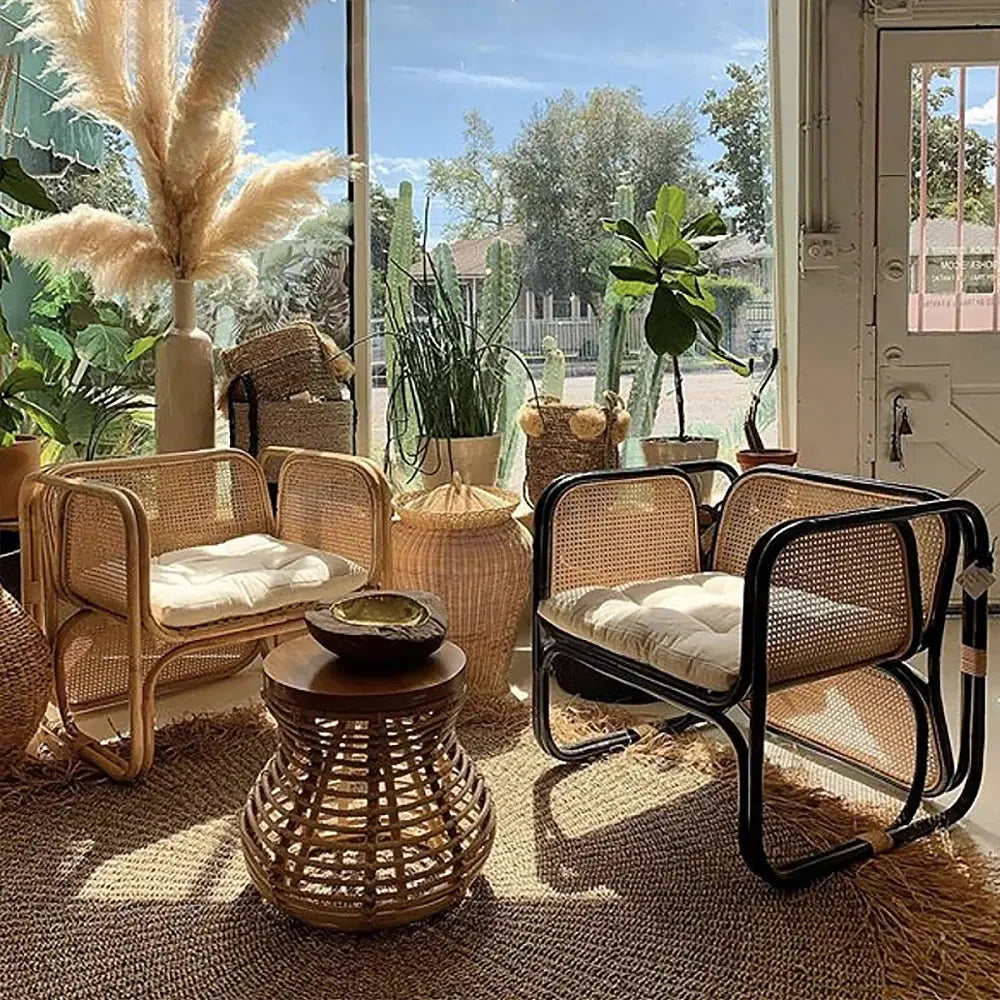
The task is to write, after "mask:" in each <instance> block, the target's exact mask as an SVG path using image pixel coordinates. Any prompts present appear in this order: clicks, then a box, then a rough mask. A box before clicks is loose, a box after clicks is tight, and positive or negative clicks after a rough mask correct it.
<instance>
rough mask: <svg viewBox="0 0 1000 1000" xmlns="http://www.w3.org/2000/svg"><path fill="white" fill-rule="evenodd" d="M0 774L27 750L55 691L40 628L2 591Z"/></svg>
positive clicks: (48, 653)
mask: <svg viewBox="0 0 1000 1000" xmlns="http://www.w3.org/2000/svg"><path fill="white" fill-rule="evenodd" d="M0 636H2V637H3V642H2V644H0V773H3V772H4V771H5V770H6V769H7V766H8V765H9V764H10V763H13V762H14V761H15V760H16V759H17V758H18V757H19V756H20V755H21V754H22V753H23V752H24V750H25V749H26V748H27V746H28V744H29V743H30V742H31V738H32V737H33V736H34V735H35V733H36V731H37V730H38V726H39V724H40V723H41V721H42V716H43V715H44V714H45V708H46V706H47V705H48V703H49V697H50V695H51V692H52V678H53V674H52V654H51V652H50V650H49V644H48V643H47V642H46V641H45V637H44V636H43V635H42V633H41V631H40V630H39V628H38V626H37V625H36V624H35V623H34V621H33V620H32V618H31V617H30V616H29V615H28V613H27V612H26V611H25V610H24V608H22V607H21V605H20V604H18V603H17V601H15V600H14V598H13V597H11V596H10V594H8V593H7V592H6V591H5V590H0Z"/></svg>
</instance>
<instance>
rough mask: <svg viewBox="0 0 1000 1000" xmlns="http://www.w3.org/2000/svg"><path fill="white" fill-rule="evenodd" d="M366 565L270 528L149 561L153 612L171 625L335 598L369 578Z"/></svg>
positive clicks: (178, 551) (167, 553) (361, 584)
mask: <svg viewBox="0 0 1000 1000" xmlns="http://www.w3.org/2000/svg"><path fill="white" fill-rule="evenodd" d="M366 578H367V574H366V572H365V570H364V569H363V568H362V567H361V566H359V565H357V563H353V562H351V561H350V560H349V559H344V558H343V557H342V556H338V555H334V554H332V553H330V552H320V551H319V550H318V549H311V548H309V547H308V546H306V545H297V544H295V543H294V542H285V541H282V540H281V539H280V538H274V537H273V536H271V535H242V536H240V537H239V538H230V539H228V540H227V541H225V542H219V543H218V544H217V545H199V546H197V547H195V548H191V549H178V550H176V551H174V552H164V553H163V554H162V555H159V556H156V557H155V558H154V559H153V560H152V564H151V566H150V569H149V600H150V605H151V608H152V612H153V616H154V617H155V618H156V620H157V621H158V622H160V623H161V624H163V625H167V626H170V627H172V628H189V627H191V626H193V625H205V624H208V623H210V622H214V621H218V620H219V619H221V618H232V617H238V616H240V615H255V614H260V613H261V612H264V611H274V610H275V609H277V608H281V607H285V606H286V605H290V604H302V603H306V602H310V601H335V600H337V599H338V598H341V597H343V596H344V595H345V594H349V593H351V592H352V591H354V590H357V589H358V588H359V587H361V586H363V585H364V583H365V580H366Z"/></svg>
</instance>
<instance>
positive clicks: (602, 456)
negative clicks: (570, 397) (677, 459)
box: [519, 392, 631, 504]
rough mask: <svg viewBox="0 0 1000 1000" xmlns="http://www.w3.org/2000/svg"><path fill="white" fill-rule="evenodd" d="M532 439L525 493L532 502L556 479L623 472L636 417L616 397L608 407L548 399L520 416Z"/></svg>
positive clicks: (607, 398)
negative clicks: (622, 450)
mask: <svg viewBox="0 0 1000 1000" xmlns="http://www.w3.org/2000/svg"><path fill="white" fill-rule="evenodd" d="M519 420H520V424H521V429H522V430H523V431H524V433H525V437H526V438H527V444H526V446H525V459H526V462H527V475H526V478H525V492H526V493H527V496H528V500H529V501H530V502H531V503H532V504H536V503H537V502H538V498H539V497H540V496H541V495H542V490H544V489H545V487H546V486H548V485H549V483H551V482H552V480H553V479H556V478H558V477H559V476H563V475H566V474H567V473H570V472H591V471H593V470H595V469H617V468H618V466H619V464H620V463H619V458H618V446H619V445H620V444H621V443H622V442H623V441H624V440H625V438H626V437H627V436H628V432H629V427H630V426H631V417H630V416H629V414H628V411H627V410H626V409H625V405H624V403H623V402H622V399H621V397H620V396H618V395H617V394H616V393H612V392H607V393H605V394H604V403H603V405H598V404H597V403H590V404H587V405H586V406H569V405H566V404H564V403H561V402H560V401H559V400H557V399H553V398H551V397H546V398H544V399H542V400H539V401H536V402H533V403H528V404H527V405H526V406H525V407H524V408H523V409H522V410H521V414H520V418H519Z"/></svg>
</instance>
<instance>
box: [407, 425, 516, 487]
mask: <svg viewBox="0 0 1000 1000" xmlns="http://www.w3.org/2000/svg"><path fill="white" fill-rule="evenodd" d="M502 441H503V435H501V434H490V435H488V436H486V437H466V438H459V437H457V438H431V439H430V440H429V441H428V442H427V454H426V455H425V456H424V460H423V462H421V463H420V472H421V473H422V474H423V477H424V489H427V490H432V489H434V488H435V487H436V486H447V485H448V484H449V483H450V482H451V481H452V477H453V476H454V474H455V473H456V472H457V473H458V474H459V475H460V476H461V477H462V482H463V483H465V484H466V485H468V486H493V485H494V484H495V483H496V481H497V471H498V469H499V467H500V445H501V442H502Z"/></svg>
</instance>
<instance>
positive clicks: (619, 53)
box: [370, 0, 776, 486]
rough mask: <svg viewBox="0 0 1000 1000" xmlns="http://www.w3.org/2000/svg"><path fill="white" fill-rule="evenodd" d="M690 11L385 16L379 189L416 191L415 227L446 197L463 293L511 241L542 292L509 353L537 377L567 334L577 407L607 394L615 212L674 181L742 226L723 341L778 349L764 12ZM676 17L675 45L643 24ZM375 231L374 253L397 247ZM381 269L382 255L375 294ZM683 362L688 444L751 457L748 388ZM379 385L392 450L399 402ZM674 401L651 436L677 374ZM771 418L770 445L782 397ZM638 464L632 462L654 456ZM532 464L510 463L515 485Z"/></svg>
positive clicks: (404, 10)
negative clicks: (713, 445) (609, 224)
mask: <svg viewBox="0 0 1000 1000" xmlns="http://www.w3.org/2000/svg"><path fill="white" fill-rule="evenodd" d="M692 7H693V5H692V4H691V3H688V2H686V0H667V2H663V0H625V2H624V3H622V4H618V5H611V6H609V5H607V4H603V3H598V2H596V0H582V2H580V3H578V4H575V5H573V9H572V13H571V15H570V11H569V10H568V8H567V5H566V4H565V3H564V2H562V0H535V2H531V3H526V2H521V3H510V2H509V0H480V2H477V3H466V4H456V3H453V2H450V0H423V2H421V3H419V4H418V3H388V2H374V3H372V4H371V5H370V16H371V24H370V38H371V48H370V52H371V99H370V118H371V158H370V159H371V173H372V180H373V182H374V184H375V185H376V194H377V197H378V198H379V199H382V200H383V201H384V202H385V203H386V204H387V205H391V204H392V203H393V202H394V199H395V197H396V196H397V194H398V191H399V186H400V184H401V183H404V182H405V183H408V184H409V185H411V186H412V190H413V196H414V200H413V205H414V209H413V210H414V214H415V217H416V218H415V224H416V229H417V231H418V232H421V231H422V226H423V221H424V217H425V207H426V200H427V199H430V207H429V210H428V211H427V214H426V218H427V225H428V229H427V232H426V233H425V234H423V237H422V238H425V239H426V241H427V243H428V245H429V246H430V247H434V246H435V245H437V244H439V243H448V244H449V245H450V247H451V250H452V254H453V257H454V260H455V262H456V267H457V270H458V277H459V280H460V281H461V282H462V283H463V285H465V284H469V285H471V284H472V283H474V282H476V281H479V280H481V278H482V275H483V274H484V272H485V270H486V266H487V265H486V257H487V253H488V250H489V245H490V243H491V242H492V241H493V240H495V239H503V240H506V241H508V242H510V243H512V244H513V245H514V247H515V250H516V254H517V260H518V267H519V277H520V280H521V282H522V284H523V290H524V292H530V294H524V295H523V298H524V301H523V302H520V303H518V304H517V305H516V306H515V309H514V312H513V317H514V322H513V324H512V333H511V338H512V339H511V343H512V344H513V346H514V347H516V348H517V349H518V350H519V351H521V352H522V353H523V354H524V356H525V357H526V359H527V360H528V363H529V365H530V366H531V369H532V371H533V373H535V374H536V376H538V375H540V371H541V364H542V360H543V353H544V349H543V344H544V343H545V338H546V337H549V336H551V337H554V338H555V340H556V343H557V346H558V348H559V349H560V350H561V351H562V352H563V354H564V355H565V356H566V360H567V378H566V383H565V387H564V390H563V398H564V399H565V400H567V401H570V402H585V401H588V400H591V399H593V398H594V397H595V393H599V392H600V391H601V389H602V388H604V387H603V386H601V385H600V384H599V381H598V379H599V376H598V374H597V371H598V364H599V362H598V355H599V353H600V344H601V339H602V336H603V335H605V333H604V332H603V328H604V324H605V316H606V313H607V309H606V303H605V292H606V290H607V263H608V262H609V259H613V258H609V243H608V240H607V238H606V236H605V234H604V233H603V231H602V229H601V226H600V223H599V219H600V218H601V217H602V216H607V215H609V214H613V213H614V211H615V208H616V199H618V201H619V206H618V207H619V209H620V210H621V208H622V205H625V206H627V210H628V211H629V213H630V214H633V213H634V216H635V218H636V219H637V220H638V221H640V222H641V220H642V219H643V217H644V215H645V212H646V211H647V210H648V209H649V208H651V207H652V204H653V202H654V200H655V193H656V191H657V189H658V188H659V186H660V184H661V183H663V182H670V183H673V184H677V185H679V186H681V187H683V188H684V189H685V190H686V191H687V194H688V198H689V203H690V205H691V208H692V210H699V209H703V208H707V207H710V206H711V205H713V204H716V205H719V206H721V209H722V212H723V215H724V216H725V217H726V218H727V219H728V220H729V224H730V226H731V228H732V236H731V237H730V238H728V239H727V240H725V241H724V242H723V243H722V244H720V245H719V246H718V247H717V248H716V249H715V250H714V251H713V256H712V258H711V260H712V264H713V265H714V267H715V268H716V270H718V271H724V273H725V275H726V276H725V277H724V278H719V279H717V280H715V279H713V280H712V281H711V287H712V291H713V293H714V294H715V297H716V301H717V305H718V315H719V317H720V319H721V320H722V323H723V326H724V329H725V343H726V346H727V347H728V348H729V349H730V350H732V351H733V352H734V353H736V354H739V355H743V356H749V355H758V356H764V355H766V354H767V353H769V351H770V348H771V346H772V344H773V340H774V330H773V319H772V317H773V314H774V311H773V309H772V307H771V294H772V282H771V270H772V258H773V252H772V246H773V241H772V238H771V230H772V217H771V213H772V205H771V193H770V169H769V164H770V129H769V121H768V119H769V114H768V80H767V63H766V42H765V39H766V37H767V24H766V16H767V14H766V4H765V3H764V0H753V2H745V0H705V2H703V3H700V4H699V5H698V13H699V16H698V17H697V18H695V17H691V16H686V15H687V14H689V13H690V10H691V8H692ZM665 21H669V23H670V24H671V31H670V32H669V34H663V33H653V34H652V35H646V34H644V33H642V32H638V33H637V31H636V26H637V25H641V24H644V23H657V24H661V23H664V22H665ZM623 189H625V190H623ZM632 206H634V208H633V207H632ZM379 225H381V223H377V224H376V228H375V230H373V235H374V237H375V242H376V243H378V242H379V241H380V240H382V241H384V240H385V238H386V237H385V234H383V233H381V232H380V231H379V229H378V226H379ZM385 266H386V261H385V260H384V259H382V260H381V261H379V260H378V259H377V260H376V273H375V275H374V281H375V282H376V283H378V282H380V281H381V280H384V273H379V271H378V268H379V267H385ZM522 294H523V293H522ZM378 300H379V296H378V295H376V311H375V314H374V322H375V327H376V330H377V329H379V328H380V325H381V320H382V317H381V316H380V315H379V301H378ZM574 303H576V304H574ZM643 311H644V307H643V306H642V305H640V306H639V307H637V308H636V309H635V310H634V311H633V312H632V314H631V315H629V316H628V317H627V318H626V320H625V330H624V336H623V338H622V340H623V344H624V356H623V364H622V378H621V382H620V385H619V389H620V391H621V393H622V395H623V396H624V397H625V399H626V400H628V398H629V395H630V393H631V386H632V382H633V378H634V373H635V370H636V368H637V367H639V366H640V365H641V364H642V356H643V353H644V337H643ZM684 368H685V371H686V375H687V397H688V412H689V414H690V417H689V420H690V425H689V432H693V433H701V434H712V435H714V436H717V437H720V438H721V439H722V442H723V451H724V452H727V453H729V454H731V453H732V451H733V450H734V449H735V448H736V447H740V446H741V444H740V441H741V423H742V417H743V411H744V408H745V406H746V402H747V400H748V396H749V392H750V386H749V385H748V384H747V382H746V381H745V380H743V379H742V378H740V377H739V376H737V375H735V374H733V373H732V372H731V371H730V370H728V369H725V368H723V367H721V366H719V365H717V364H715V363H713V362H712V361H711V360H710V359H709V358H708V357H706V356H703V355H699V354H697V353H692V354H691V355H689V356H688V357H686V358H685V360H684ZM379 375H381V371H377V372H376V377H377V381H376V388H375V392H374V412H373V417H374V441H375V451H376V453H377V454H379V456H381V452H382V448H383V447H384V443H385V440H386V433H387V432H386V425H385V410H386V405H387V400H388V395H389V394H388V390H387V389H386V387H385V386H384V385H383V384H380V381H381V380H380V379H379V378H378V376H379ZM528 391H529V392H530V388H529V389H528ZM660 397H661V405H660V406H659V408H658V410H657V413H656V415H655V420H654V421H653V422H652V424H651V426H649V427H646V428H641V427H640V428H638V430H639V432H643V431H644V432H646V433H658V434H670V433H673V432H674V431H675V427H676V416H675V410H674V408H673V406H672V405H671V402H672V401H671V399H670V380H669V379H668V380H666V381H665V382H664V384H663V386H662V388H661V392H660ZM763 409H764V411H765V422H766V423H767V424H768V425H769V429H768V436H769V437H770V439H771V440H773V439H774V437H775V434H776V431H775V430H774V427H775V425H776V421H775V404H774V400H773V399H769V400H767V401H766V402H765V405H764V408H763ZM512 430H513V428H512ZM629 455H630V456H631V460H636V459H637V457H638V448H637V447H636V446H634V445H633V446H632V447H631V448H630V449H629ZM521 468H522V466H521V465H520V464H518V463H515V464H514V465H513V466H511V467H509V468H507V470H506V475H507V480H508V482H509V483H511V484H512V485H515V486H516V485H517V483H518V482H519V476H520V474H521V472H520V470H521Z"/></svg>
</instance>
